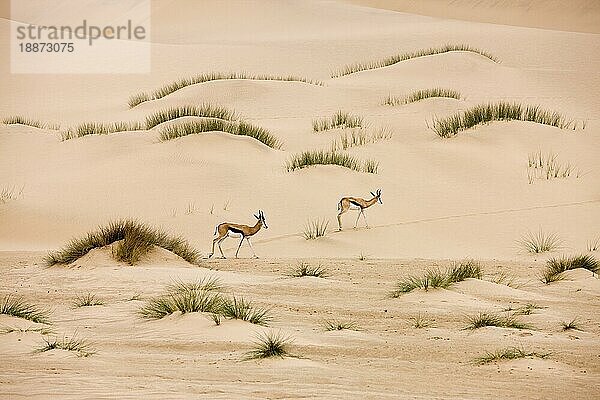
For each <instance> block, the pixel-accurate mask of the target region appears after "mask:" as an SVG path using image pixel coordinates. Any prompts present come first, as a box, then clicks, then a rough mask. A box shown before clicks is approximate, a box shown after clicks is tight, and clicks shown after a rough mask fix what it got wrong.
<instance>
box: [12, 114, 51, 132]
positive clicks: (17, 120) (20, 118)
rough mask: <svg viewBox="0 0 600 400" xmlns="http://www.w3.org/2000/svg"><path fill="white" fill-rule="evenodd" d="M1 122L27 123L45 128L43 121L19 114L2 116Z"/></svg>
mask: <svg viewBox="0 0 600 400" xmlns="http://www.w3.org/2000/svg"><path fill="white" fill-rule="evenodd" d="M2 123H3V124H6V125H27V126H32V127H34V128H39V129H45V128H46V127H47V126H46V124H44V123H43V122H40V121H38V120H35V119H31V118H27V117H23V116H21V115H12V116H10V117H6V118H3V119H2Z"/></svg>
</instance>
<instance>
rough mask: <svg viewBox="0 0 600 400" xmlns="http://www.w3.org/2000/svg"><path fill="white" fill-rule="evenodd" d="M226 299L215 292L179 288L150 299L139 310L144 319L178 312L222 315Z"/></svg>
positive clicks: (157, 317)
mask: <svg viewBox="0 0 600 400" xmlns="http://www.w3.org/2000/svg"><path fill="white" fill-rule="evenodd" d="M224 302H225V299H224V297H223V295H222V294H221V293H219V292H217V291H213V290H201V289H200V290H196V289H190V288H185V287H183V286H182V287H179V289H176V290H167V292H166V294H163V295H161V296H157V297H153V298H150V299H149V300H148V301H147V302H146V304H144V306H142V308H141V309H140V310H139V314H140V315H141V316H142V317H144V318H149V319H161V318H163V317H166V316H167V315H171V314H173V313H174V312H176V311H179V312H181V313H182V314H185V313H193V312H206V313H213V314H221V310H222V308H223V303H224Z"/></svg>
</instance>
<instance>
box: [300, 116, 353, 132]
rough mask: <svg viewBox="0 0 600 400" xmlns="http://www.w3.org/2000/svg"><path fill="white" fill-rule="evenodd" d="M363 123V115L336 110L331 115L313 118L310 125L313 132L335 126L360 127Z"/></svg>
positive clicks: (334, 127)
mask: <svg viewBox="0 0 600 400" xmlns="http://www.w3.org/2000/svg"><path fill="white" fill-rule="evenodd" d="M363 124H364V120H363V117H361V116H358V115H352V114H350V113H347V112H344V111H338V112H336V113H335V114H333V115H332V116H331V117H325V118H318V119H315V120H313V123H312V126H313V130H314V131H315V132H321V131H327V130H330V129H336V128H360V127H362V126H363Z"/></svg>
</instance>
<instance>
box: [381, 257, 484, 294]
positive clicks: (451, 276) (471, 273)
mask: <svg viewBox="0 0 600 400" xmlns="http://www.w3.org/2000/svg"><path fill="white" fill-rule="evenodd" d="M481 277H482V273H481V267H480V265H479V263H478V262H476V261H474V260H466V261H463V262H461V263H459V264H458V265H456V264H455V265H454V266H452V267H450V268H448V269H446V270H445V271H442V270H440V269H439V268H433V269H428V270H426V271H425V273H424V274H423V275H421V276H415V275H410V276H408V277H405V278H403V279H401V280H400V281H399V282H398V283H397V284H396V289H395V290H394V291H392V293H391V294H390V295H391V297H394V298H396V297H400V296H401V295H403V294H405V293H410V292H412V291H413V290H415V289H424V290H429V289H430V288H431V289H437V288H444V289H445V288H448V287H450V286H451V285H452V284H454V283H456V282H461V281H464V280H465V279H467V278H475V279H481Z"/></svg>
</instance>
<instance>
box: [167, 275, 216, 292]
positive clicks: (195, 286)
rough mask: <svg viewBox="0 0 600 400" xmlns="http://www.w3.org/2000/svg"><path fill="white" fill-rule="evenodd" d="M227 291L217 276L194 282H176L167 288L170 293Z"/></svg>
mask: <svg viewBox="0 0 600 400" xmlns="http://www.w3.org/2000/svg"><path fill="white" fill-rule="evenodd" d="M223 289H225V286H223V284H222V283H221V280H220V279H219V278H218V277H216V276H210V277H205V278H201V279H199V280H196V281H192V282H183V281H175V282H173V283H171V284H170V285H168V286H167V291H168V292H182V291H192V290H206V291H217V292H220V291H222V290H223Z"/></svg>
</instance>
